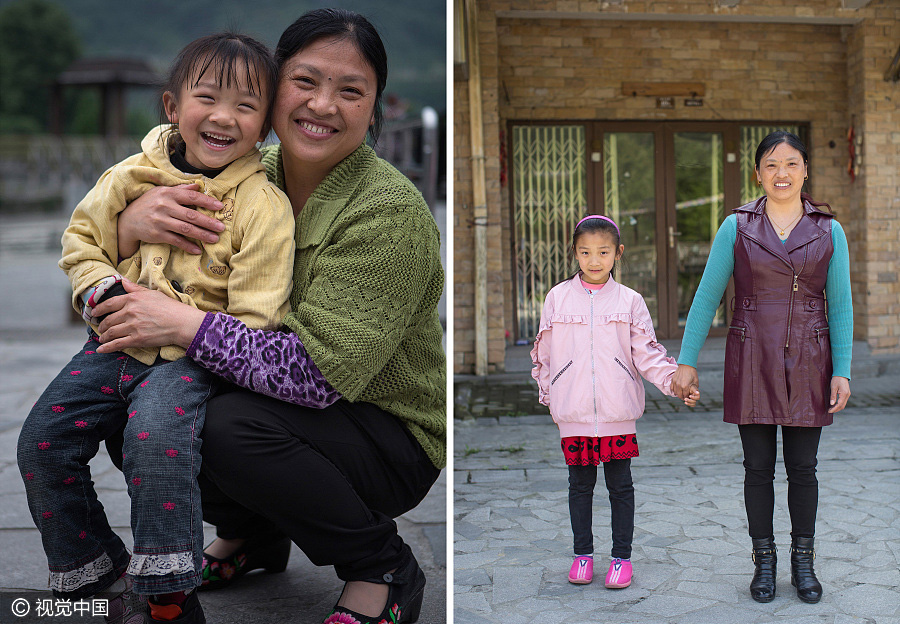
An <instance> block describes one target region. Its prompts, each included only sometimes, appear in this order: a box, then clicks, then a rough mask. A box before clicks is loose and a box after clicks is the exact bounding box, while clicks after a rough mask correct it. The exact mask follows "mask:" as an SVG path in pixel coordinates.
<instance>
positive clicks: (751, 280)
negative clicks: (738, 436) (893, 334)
mask: <svg viewBox="0 0 900 624" xmlns="http://www.w3.org/2000/svg"><path fill="white" fill-rule="evenodd" d="M765 206H766V198H765V197H763V198H760V199H758V200H756V201H754V202H751V203H749V204H746V205H744V206H741V207H740V208H736V209H735V210H734V212H735V215H736V217H737V236H736V238H735V242H734V285H735V296H734V316H733V318H732V320H731V325H730V327H729V329H728V338H727V341H726V344H725V386H724V401H723V402H724V408H725V422H730V423H735V424H740V425H748V424H777V425H791V426H795V427H822V426H825V425H830V424H831V422H832V415H831V414H829V413H828V408H829V405H828V402H829V399H830V394H831V372H832V364H831V343H830V340H829V336H828V320H827V318H826V316H825V280H826V278H827V276H828V262H829V261H830V260H831V255H832V253H833V252H834V246H833V244H832V242H831V219H832V215H830V214H828V213H826V212H823V211H822V210H820V209H819V208H817V207H816V206H814V205H813V204H811V203H809V202H808V201H804V203H803V208H804V210H805V214H804V215H803V216H802V217H801V218H800V221H799V223H797V226H796V227H795V228H794V229H793V230H792V231H791V233H790V236H788V239H787V241H786V242H784V243H782V242H781V240H780V239H779V238H778V236H777V235H776V233H775V231H774V230H773V228H772V225H771V224H770V223H769V220H768V218H766V216H765V213H764V210H765Z"/></svg>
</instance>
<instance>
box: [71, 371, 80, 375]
mask: <svg viewBox="0 0 900 624" xmlns="http://www.w3.org/2000/svg"><path fill="white" fill-rule="evenodd" d="M69 374H70V375H80V374H81V371H71V372H70V373H69Z"/></svg>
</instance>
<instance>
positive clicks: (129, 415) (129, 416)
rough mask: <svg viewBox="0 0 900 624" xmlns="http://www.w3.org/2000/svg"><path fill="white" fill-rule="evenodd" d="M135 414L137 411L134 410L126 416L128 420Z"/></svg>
mask: <svg viewBox="0 0 900 624" xmlns="http://www.w3.org/2000/svg"><path fill="white" fill-rule="evenodd" d="M135 414H137V410H134V411H133V412H131V413H130V414H128V418H134V415H135Z"/></svg>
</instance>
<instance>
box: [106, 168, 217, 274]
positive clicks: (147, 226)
mask: <svg viewBox="0 0 900 624" xmlns="http://www.w3.org/2000/svg"><path fill="white" fill-rule="evenodd" d="M199 188H200V187H199V186H198V185H196V184H182V185H181V186H157V187H154V188H152V189H150V190H149V191H147V192H146V193H144V194H143V195H141V196H140V197H138V198H137V199H136V200H134V201H133V202H131V203H130V204H128V207H127V208H125V210H124V211H122V213H121V214H119V220H118V225H117V228H118V239H119V255H120V256H122V257H123V258H130V257H131V256H133V255H134V254H135V253H136V252H137V250H138V246H139V244H140V243H141V242H142V241H143V242H145V243H167V244H169V245H173V246H175V247H179V248H181V249H183V250H185V251H186V252H188V253H191V254H199V253H200V252H201V249H200V247H199V246H198V245H197V243H196V242H194V241H201V242H205V243H215V242H216V241H218V240H219V236H218V232H221V231H222V230H224V229H225V226H224V225H223V224H222V223H221V222H220V221H217V220H216V219H213V218H211V217H208V216H206V215H203V214H200V213H199V212H197V211H196V210H194V206H197V207H200V208H206V209H208V210H219V209H221V208H222V203H221V202H220V201H218V200H216V199H213V198H212V197H210V196H208V195H205V194H203V193H201V192H199V190H198V189H199Z"/></svg>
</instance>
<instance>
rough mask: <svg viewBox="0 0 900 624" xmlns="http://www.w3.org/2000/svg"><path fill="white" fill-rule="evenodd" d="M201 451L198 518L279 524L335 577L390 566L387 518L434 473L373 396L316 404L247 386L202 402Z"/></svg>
mask: <svg viewBox="0 0 900 624" xmlns="http://www.w3.org/2000/svg"><path fill="white" fill-rule="evenodd" d="M202 455H203V465H202V468H201V478H200V486H201V492H202V497H203V519H204V520H206V521H207V522H210V523H211V524H214V525H215V526H216V528H217V534H218V535H219V536H220V537H225V538H236V537H250V536H252V535H258V534H260V533H265V532H271V533H274V532H280V533H283V534H285V535H287V536H289V537H290V538H291V539H292V540H293V541H294V543H295V544H297V545H298V546H299V547H300V549H301V550H303V552H304V553H305V554H306V555H307V556H308V557H309V559H310V561H312V562H313V563H314V564H316V565H333V566H334V568H335V571H336V572H337V575H338V576H339V577H340V578H341V579H342V580H344V581H353V580H364V579H368V578H372V577H376V576H380V575H382V574H384V573H385V572H387V571H388V570H391V569H393V568H395V567H396V566H397V564H398V562H399V556H400V553H401V549H402V547H403V540H402V539H401V538H400V536H399V535H398V534H397V525H396V523H395V522H394V520H393V518H396V517H397V516H399V515H400V514H402V513H405V512H407V511H409V510H410V509H412V508H413V507H415V506H416V505H418V504H419V502H420V501H421V500H422V499H423V498H424V497H425V494H427V493H428V490H429V489H430V488H431V486H432V485H433V484H434V482H435V480H436V479H437V477H438V475H439V474H440V471H439V470H438V469H437V468H435V467H434V465H433V464H432V463H431V461H430V460H429V459H428V457H427V456H426V454H425V452H424V451H423V449H422V447H421V445H420V444H419V443H418V442H417V441H416V439H415V438H414V437H413V436H412V434H411V433H410V432H409V430H408V429H407V428H406V426H405V425H403V423H401V422H400V421H399V420H398V419H397V418H396V417H395V416H393V415H392V414H389V413H387V412H385V411H383V410H381V409H379V408H378V407H375V406H374V405H371V404H366V403H349V402H347V401H344V400H340V401H338V402H337V403H335V404H334V405H332V406H330V407H328V408H325V409H321V410H319V409H311V408H304V407H300V406H297V405H291V404H289V403H284V402H282V401H278V400H276V399H271V398H269V397H264V396H261V395H259V394H255V393H253V392H249V391H246V390H236V391H233V392H227V393H225V394H220V395H218V396H217V397H215V398H214V399H212V400H211V401H210V402H209V404H208V407H207V417H206V427H205V429H204V431H203V449H202Z"/></svg>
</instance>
